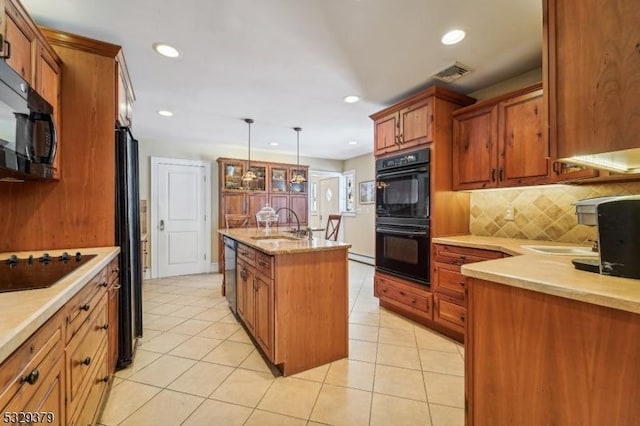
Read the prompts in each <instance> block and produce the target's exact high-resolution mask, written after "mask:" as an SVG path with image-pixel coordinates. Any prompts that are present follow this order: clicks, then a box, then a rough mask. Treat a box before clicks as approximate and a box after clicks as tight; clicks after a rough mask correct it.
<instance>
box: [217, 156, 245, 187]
mask: <svg viewBox="0 0 640 426" xmlns="http://www.w3.org/2000/svg"><path fill="white" fill-rule="evenodd" d="M218 167H219V168H220V186H221V188H220V190H221V191H238V190H242V189H243V182H242V176H243V175H244V172H245V170H246V167H247V165H246V162H245V161H242V160H222V161H220V162H219V163H218Z"/></svg>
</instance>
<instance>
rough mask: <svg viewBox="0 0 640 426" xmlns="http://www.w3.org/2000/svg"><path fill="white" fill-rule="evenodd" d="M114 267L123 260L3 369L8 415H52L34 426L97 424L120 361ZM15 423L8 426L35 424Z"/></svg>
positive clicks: (0, 397) (2, 400) (2, 396)
mask: <svg viewBox="0 0 640 426" xmlns="http://www.w3.org/2000/svg"><path fill="white" fill-rule="evenodd" d="M113 265H115V266H116V267H117V258H116V259H115V260H114V261H113V262H112V263H110V264H109V265H108V266H107V267H105V268H104V269H103V270H102V271H100V272H99V273H98V274H96V276H95V277H93V278H92V279H91V280H90V281H89V282H88V283H87V284H86V285H85V286H84V287H83V288H82V289H81V290H80V291H78V293H77V294H76V295H75V296H74V297H72V298H71V300H70V301H69V302H67V303H66V304H65V305H64V306H63V307H62V308H61V309H60V310H59V311H58V312H57V313H56V314H55V315H54V316H53V317H52V318H50V319H49V320H48V321H47V322H46V323H45V324H44V325H42V326H41V327H40V328H39V329H38V331H36V332H35V333H34V334H33V335H32V336H31V337H29V338H28V339H27V340H26V341H25V342H24V343H23V344H22V345H21V346H20V347H19V348H18V349H16V350H15V351H14V352H13V354H11V355H10V356H9V358H7V359H6V360H5V361H4V362H3V363H2V365H0V408H1V409H2V413H3V414H4V413H13V412H16V413H19V412H22V413H25V412H32V413H33V412H38V413H40V414H39V415H42V414H44V415H45V416H48V414H47V413H52V414H51V415H50V416H51V417H41V418H40V421H36V419H32V421H31V423H33V424H39V423H42V424H55V425H60V426H67V425H89V424H95V422H96V420H97V419H96V417H97V415H98V412H99V408H100V406H101V405H102V402H103V401H104V400H105V395H106V391H107V389H108V385H109V380H110V378H111V373H112V372H113V371H114V362H115V357H117V326H116V325H117V321H118V319H117V313H118V311H117V309H118V307H117V305H115V307H114V305H113V303H111V300H110V299H111V297H112V293H110V292H109V293H108V291H107V288H106V286H105V283H106V280H107V279H108V278H110V279H111V285H112V288H114V287H115V286H117V283H118V279H117V270H114V269H113ZM114 274H115V275H114ZM114 277H115V278H114ZM115 294H117V292H116V293H115ZM116 299H117V297H116ZM114 321H115V322H114ZM114 330H115V337H114V335H113V334H111V333H113V332H114ZM114 340H115V345H116V346H115V347H114V346H113V345H114V343H113V342H114ZM114 351H115V355H114ZM109 358H112V359H111V360H110V359H109ZM15 420H16V421H13V419H12V418H11V417H9V421H7V422H5V424H25V423H26V424H30V423H29V420H28V419H24V418H23V419H22V421H20V420H21V419H20V418H17V417H16V419H15Z"/></svg>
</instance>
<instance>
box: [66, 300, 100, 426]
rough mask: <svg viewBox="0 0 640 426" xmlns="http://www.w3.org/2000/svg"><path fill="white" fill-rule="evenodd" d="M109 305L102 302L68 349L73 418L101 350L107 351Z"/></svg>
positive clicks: (70, 409)
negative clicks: (106, 325)
mask: <svg viewBox="0 0 640 426" xmlns="http://www.w3.org/2000/svg"><path fill="white" fill-rule="evenodd" d="M105 324H107V303H106V299H104V298H103V299H102V300H100V305H99V306H98V307H96V309H95V310H94V312H92V313H91V316H90V317H89V319H88V320H87V322H86V323H84V325H83V326H82V327H81V328H80V330H79V332H78V334H77V335H76V336H75V337H74V338H73V339H72V340H71V342H70V343H69V346H68V349H67V361H66V362H67V395H68V398H69V399H68V401H67V402H68V403H69V404H70V405H69V408H68V409H67V414H68V415H69V417H72V415H73V413H75V411H76V409H77V408H78V404H79V402H80V401H82V398H80V395H82V394H83V393H84V392H85V390H86V388H87V386H88V383H87V380H88V379H87V378H88V377H90V373H91V372H92V371H94V370H95V366H96V362H97V361H98V359H99V358H100V356H99V355H100V352H99V351H100V350H105V348H106V340H107V329H105Z"/></svg>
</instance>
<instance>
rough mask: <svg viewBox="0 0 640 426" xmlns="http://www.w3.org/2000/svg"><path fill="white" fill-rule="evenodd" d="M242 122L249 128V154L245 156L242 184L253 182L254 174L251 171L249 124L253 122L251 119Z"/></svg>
mask: <svg viewBox="0 0 640 426" xmlns="http://www.w3.org/2000/svg"><path fill="white" fill-rule="evenodd" d="M244 122H245V123H247V125H248V126H249V154H248V155H247V172H246V173H245V174H244V175H242V180H243V181H244V182H247V181H252V180H255V179H256V178H257V177H256V174H255V173H253V172H252V171H251V123H253V120H252V119H251V118H245V119H244Z"/></svg>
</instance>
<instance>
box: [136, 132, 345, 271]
mask: <svg viewBox="0 0 640 426" xmlns="http://www.w3.org/2000/svg"><path fill="white" fill-rule="evenodd" d="M138 148H139V163H140V199H141V200H149V201H148V206H149V208H148V211H149V212H148V215H150V212H151V209H152V208H153V207H152V206H153V204H152V200H150V199H149V198H150V194H151V189H150V187H151V168H150V165H151V160H150V158H151V157H165V158H177V159H183V160H202V161H211V214H212V218H211V223H212V225H213V226H212V230H211V233H212V235H211V258H212V259H213V261H214V262H215V261H216V259H218V194H219V191H218V186H219V184H218V163H217V162H216V159H217V158H219V157H226V158H241V159H244V158H247V149H246V147H238V146H230V145H223V144H210V145H205V144H199V143H189V142H184V141H156V140H139V145H138ZM251 159H252V160H255V161H273V162H281V163H290V164H295V163H296V156H295V155H288V154H282V153H276V152H271V151H258V150H253V149H252V150H251ZM300 164H304V165H308V166H310V167H311V168H314V169H319V170H328V171H337V172H342V170H343V161H340V160H326V159H321V158H311V157H300ZM147 221H148V222H147V223H149V227H151V226H154V225H153V224H152V223H151V222H150V218H149V217H148V218H147ZM150 244H151V245H150V247H152V246H153V245H152V243H150Z"/></svg>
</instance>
